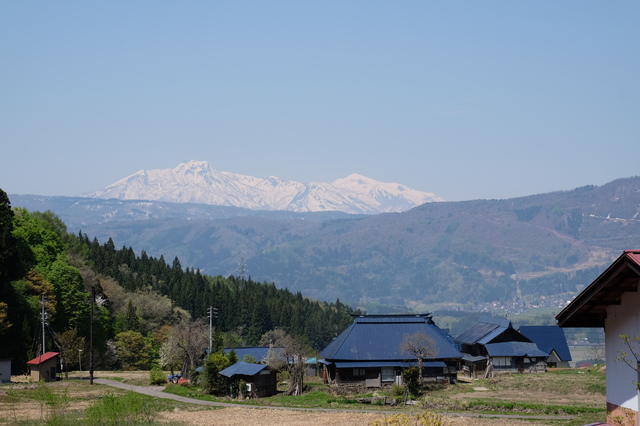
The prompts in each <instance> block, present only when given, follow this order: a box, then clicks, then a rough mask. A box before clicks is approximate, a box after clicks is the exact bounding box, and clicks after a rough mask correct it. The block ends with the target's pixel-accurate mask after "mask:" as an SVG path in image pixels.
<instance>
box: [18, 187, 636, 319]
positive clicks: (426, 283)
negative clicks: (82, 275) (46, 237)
mask: <svg viewBox="0 0 640 426" xmlns="http://www.w3.org/2000/svg"><path fill="white" fill-rule="evenodd" d="M10 198H11V200H12V205H14V206H24V207H27V208H30V209H31V208H33V207H32V206H33V205H34V204H29V201H28V199H29V197H27V196H10ZM34 198H35V197H34ZM42 198H43V197H39V199H40V200H41V201H40V204H39V207H36V209H40V210H42V209H44V208H46V205H45V204H43V201H42ZM77 200H78V199H77V198H76V199H69V200H68V201H66V203H67V208H63V207H62V200H60V199H57V200H56V202H57V203H58V204H57V205H56V207H55V209H52V210H53V211H54V212H56V213H58V211H60V212H62V213H64V214H62V213H60V216H61V218H62V219H63V220H65V221H66V222H67V223H69V222H68V221H69V220H70V219H71V217H69V215H71V216H73V215H75V214H77V213H78V212H79V211H82V212H83V213H82V214H83V221H84V225H82V228H81V229H82V231H83V232H86V233H87V234H88V235H89V236H90V237H93V236H96V237H97V238H98V239H99V240H100V241H106V240H107V239H108V238H110V237H111V238H113V240H114V242H115V243H116V246H122V245H126V246H131V247H133V248H134V250H136V251H139V250H146V251H147V253H149V254H150V255H154V256H159V255H161V254H162V255H164V256H165V258H166V259H172V258H173V257H174V256H178V257H179V258H180V261H181V262H182V265H184V266H190V267H196V268H200V269H201V270H202V271H203V272H205V273H207V274H210V275H215V274H221V275H224V276H226V275H230V274H237V273H238V264H239V263H240V262H241V260H243V261H244V263H245V264H246V267H247V269H248V274H249V275H250V276H252V278H254V279H257V280H266V281H273V282H275V283H276V285H278V286H280V287H287V288H289V289H290V290H292V291H301V292H303V293H304V294H305V295H308V296H310V297H314V298H317V299H321V300H335V299H336V298H340V300H342V301H345V302H348V303H350V304H352V305H358V306H361V307H365V308H366V309H367V310H368V311H370V312H374V311H376V310H387V311H388V310H389V309H393V308H392V307H393V306H398V307H405V308H404V309H406V307H408V308H409V309H412V310H414V311H419V310H422V309H425V307H426V306H433V305H434V304H458V305H464V304H470V305H469V306H477V305H479V304H482V303H490V302H493V301H498V302H500V303H503V304H514V303H520V302H522V301H526V302H528V303H531V304H536V303H543V302H544V301H546V302H548V301H549V300H551V299H552V298H553V297H557V300H558V301H559V302H562V303H564V301H566V300H568V298H570V296H571V294H572V293H575V292H576V291H578V290H579V289H580V288H581V287H582V286H584V285H586V284H589V283H590V282H591V280H592V279H593V278H595V277H596V276H597V275H598V274H599V273H600V272H602V268H603V267H605V266H606V265H608V264H610V262H611V260H612V259H614V258H615V257H617V256H618V255H619V254H620V252H621V251H622V250H624V249H637V248H638V247H640V221H639V220H638V213H639V209H640V208H639V206H640V178H638V177H634V178H627V179H619V180H616V181H613V182H611V183H609V184H606V185H603V186H600V187H595V186H587V187H583V188H577V189H574V190H571V191H560V192H554V193H549V194H538V195H532V196H528V197H521V198H514V199H508V200H475V201H464V202H442V203H428V204H424V205H421V206H419V207H416V208H414V209H411V210H409V211H407V212H403V213H386V214H379V215H363V216H350V215H345V214H342V213H340V214H339V213H335V212H334V213H329V212H324V213H305V214H303V213H292V212H264V211H262V212H258V211H249V210H243V209H237V210H238V213H239V214H240V215H237V214H236V212H234V211H228V210H227V209H236V208H233V207H226V208H225V207H215V206H203V205H194V204H171V203H158V202H143V203H144V204H145V205H140V204H143V203H142V202H134V201H116V200H97V199H95V200H94V199H81V200H84V202H86V203H88V204H87V205H86V206H84V207H82V205H81V204H77ZM92 203H98V204H100V203H103V204H105V205H101V207H98V206H97V205H93V204H92ZM109 203H121V204H122V205H121V206H120V207H118V205H112V204H109ZM148 205H151V206H154V207H153V209H152V210H145V209H147V208H149V206H148ZM71 206H73V208H71ZM107 206H108V207H107ZM123 206H126V207H123ZM56 209H59V210H56ZM209 209H211V211H209ZM125 210H126V211H128V212H129V213H131V215H128V214H127V213H125ZM137 210H140V211H144V212H145V213H144V214H142V213H140V214H139V215H138V216H136V215H135V214H134V213H135V212H136V211H137ZM212 211H215V212H216V214H219V215H218V216H215V217H214V215H213V213H211V212H212ZM106 212H114V214H113V216H110V215H109V214H105V213H106ZM218 212H219V213H218ZM92 214H94V217H93V219H92V218H91V215H92ZM65 215H66V216H65ZM326 215H331V216H329V217H328V216H326ZM110 218H113V219H116V220H115V221H109V220H110ZM76 222H77V221H76ZM71 229H74V228H71ZM543 298H544V300H543ZM546 302H545V303H546ZM513 306H515V305H513ZM397 309H398V310H403V309H402V308H397ZM513 309H516V308H513Z"/></svg>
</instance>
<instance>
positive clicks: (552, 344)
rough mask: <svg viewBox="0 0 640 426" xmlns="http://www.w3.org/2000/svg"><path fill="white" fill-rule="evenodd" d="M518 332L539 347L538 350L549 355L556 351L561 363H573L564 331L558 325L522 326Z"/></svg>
mask: <svg viewBox="0 0 640 426" xmlns="http://www.w3.org/2000/svg"><path fill="white" fill-rule="evenodd" d="M518 331H520V333H522V334H524V335H525V336H526V337H527V338H529V339H530V340H531V341H533V342H534V343H535V344H536V345H538V348H539V349H540V350H542V351H544V352H546V353H547V355H551V351H553V350H555V351H556V354H558V358H560V360H561V361H571V352H570V351H569V345H568V344H567V338H566V336H565V335H564V330H563V329H561V328H560V327H558V326H557V325H536V326H533V325H532V326H522V327H520V330H518Z"/></svg>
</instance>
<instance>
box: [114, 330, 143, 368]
mask: <svg viewBox="0 0 640 426" xmlns="http://www.w3.org/2000/svg"><path fill="white" fill-rule="evenodd" d="M115 344H116V352H117V354H118V359H119V360H120V362H121V363H122V366H123V367H124V368H125V369H129V370H145V369H149V368H150V367H151V358H150V354H151V342H150V340H149V339H147V338H145V337H144V336H143V335H142V334H140V333H139V332H137V331H123V332H122V333H118V334H117V335H116V337H115Z"/></svg>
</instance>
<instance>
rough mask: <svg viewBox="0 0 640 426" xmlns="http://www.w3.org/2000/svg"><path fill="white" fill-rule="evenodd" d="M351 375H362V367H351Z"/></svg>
mask: <svg viewBox="0 0 640 426" xmlns="http://www.w3.org/2000/svg"><path fill="white" fill-rule="evenodd" d="M353 376H354V377H358V376H364V368H354V369H353Z"/></svg>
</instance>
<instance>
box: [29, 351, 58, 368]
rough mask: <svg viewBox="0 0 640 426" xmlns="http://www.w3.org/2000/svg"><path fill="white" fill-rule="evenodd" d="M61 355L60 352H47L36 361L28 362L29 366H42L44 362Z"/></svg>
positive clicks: (35, 359) (36, 358)
mask: <svg viewBox="0 0 640 426" xmlns="http://www.w3.org/2000/svg"><path fill="white" fill-rule="evenodd" d="M58 355H60V353H59V352H45V353H43V354H42V355H40V356H37V357H35V358H34V359H32V360H31V361H27V364H30V365H39V364H42V363H43V362H45V361H47V360H49V359H51V358H54V357H56V356H58Z"/></svg>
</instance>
